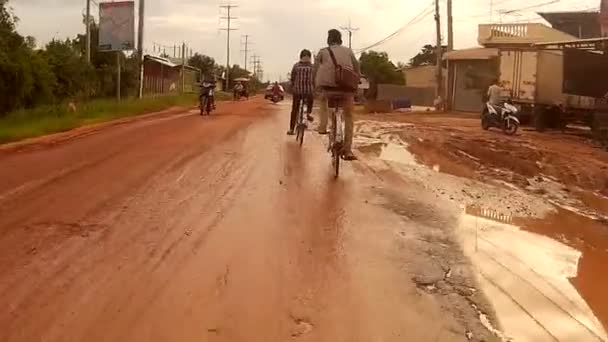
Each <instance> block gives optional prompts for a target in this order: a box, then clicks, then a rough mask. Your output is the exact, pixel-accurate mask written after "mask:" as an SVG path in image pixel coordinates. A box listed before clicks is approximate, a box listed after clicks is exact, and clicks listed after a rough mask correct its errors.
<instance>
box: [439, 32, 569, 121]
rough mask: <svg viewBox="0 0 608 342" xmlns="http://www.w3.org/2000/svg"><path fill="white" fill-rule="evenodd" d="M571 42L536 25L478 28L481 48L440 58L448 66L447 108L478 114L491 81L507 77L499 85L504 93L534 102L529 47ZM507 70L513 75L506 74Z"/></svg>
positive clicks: (533, 57) (564, 35) (534, 64)
mask: <svg viewBox="0 0 608 342" xmlns="http://www.w3.org/2000/svg"><path fill="white" fill-rule="evenodd" d="M573 39H576V37H574V36H572V35H570V34H568V33H565V32H562V31H559V30H557V29H554V28H552V27H549V26H547V25H544V24H538V23H523V24H481V25H479V31H478V38H477V40H478V43H479V44H480V45H481V47H475V48H471V49H464V50H455V51H451V52H448V53H446V54H445V55H444V59H445V60H447V64H448V77H447V80H448V86H447V106H448V108H450V109H453V110H456V111H465V112H471V111H473V112H478V111H480V110H481V109H482V108H483V102H484V101H483V100H484V97H485V93H486V91H487V89H488V87H489V85H490V84H491V83H492V80H494V79H501V78H505V79H507V76H509V77H508V79H509V81H508V82H507V84H503V87H504V88H505V89H506V90H507V92H509V93H510V94H514V95H516V96H517V97H523V98H529V99H534V98H535V95H536V94H535V89H536V74H537V67H538V60H539V56H538V55H537V53H536V52H535V51H536V50H537V49H535V48H534V47H533V46H532V45H533V44H534V43H542V42H551V41H563V40H573ZM546 57H547V58H550V57H551V56H549V55H547V56H546ZM501 62H502V63H501ZM514 66H515V67H514ZM507 67H508V68H509V70H511V69H513V70H511V71H510V72H511V73H513V72H516V75H507V70H506V68H507ZM501 68H502V69H503V70H502V71H501ZM501 72H502V74H503V75H502V76H503V77H501ZM511 81H512V82H511Z"/></svg>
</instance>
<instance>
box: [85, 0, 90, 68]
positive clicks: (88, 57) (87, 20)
mask: <svg viewBox="0 0 608 342" xmlns="http://www.w3.org/2000/svg"><path fill="white" fill-rule="evenodd" d="M85 24H86V26H87V28H86V34H87V41H86V44H87V46H86V57H87V64H91V0H87V17H86V23H85Z"/></svg>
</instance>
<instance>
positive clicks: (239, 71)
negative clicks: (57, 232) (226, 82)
mask: <svg viewBox="0 0 608 342" xmlns="http://www.w3.org/2000/svg"><path fill="white" fill-rule="evenodd" d="M241 77H243V78H249V77H250V74H249V71H247V70H245V69H243V68H241V67H240V66H239V65H238V64H235V65H233V66H232V67H231V68H230V89H232V88H233V87H234V86H235V85H236V82H235V81H234V80H235V79H237V78H241Z"/></svg>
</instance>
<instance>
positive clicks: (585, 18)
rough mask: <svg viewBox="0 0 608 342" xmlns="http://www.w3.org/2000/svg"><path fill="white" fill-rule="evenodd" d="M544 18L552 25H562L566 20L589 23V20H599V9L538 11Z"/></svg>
mask: <svg viewBox="0 0 608 342" xmlns="http://www.w3.org/2000/svg"><path fill="white" fill-rule="evenodd" d="M538 15H540V16H541V17H542V18H543V19H545V20H546V21H548V22H549V23H550V24H551V25H560V24H563V23H565V22H570V23H572V22H575V23H583V24H584V23H588V22H589V21H592V22H597V20H598V18H599V15H600V12H599V11H579V12H574V11H570V12H538Z"/></svg>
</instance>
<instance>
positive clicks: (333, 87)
mask: <svg viewBox="0 0 608 342" xmlns="http://www.w3.org/2000/svg"><path fill="white" fill-rule="evenodd" d="M327 45H328V47H327V48H324V49H322V50H321V51H319V54H318V55H317V58H316V59H315V65H314V73H315V81H316V82H315V83H316V86H317V87H318V88H320V89H321V104H320V107H321V108H320V109H321V113H320V116H321V122H320V123H319V133H320V134H327V120H328V111H329V108H328V101H327V100H328V98H329V97H331V96H340V97H341V98H342V109H343V111H344V126H345V132H344V151H343V159H344V160H357V157H355V155H354V154H353V152H352V143H353V125H354V123H353V107H354V100H355V92H354V91H351V90H345V89H341V88H339V87H338V86H337V84H336V66H335V65H334V62H333V60H332V56H331V53H333V55H334V57H335V59H336V62H337V64H338V65H340V66H342V67H344V68H352V70H354V71H355V72H356V73H358V74H360V73H361V70H360V66H359V61H358V60H357V57H355V54H354V53H353V51H352V50H351V49H349V48H347V47H345V46H342V34H341V33H340V31H338V30H336V29H332V30H329V31H328V33H327ZM330 49H331V53H330Z"/></svg>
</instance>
